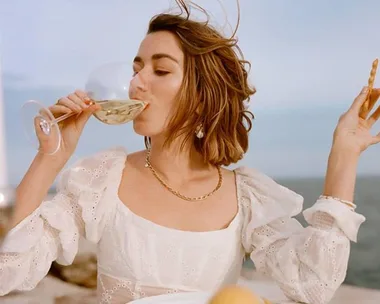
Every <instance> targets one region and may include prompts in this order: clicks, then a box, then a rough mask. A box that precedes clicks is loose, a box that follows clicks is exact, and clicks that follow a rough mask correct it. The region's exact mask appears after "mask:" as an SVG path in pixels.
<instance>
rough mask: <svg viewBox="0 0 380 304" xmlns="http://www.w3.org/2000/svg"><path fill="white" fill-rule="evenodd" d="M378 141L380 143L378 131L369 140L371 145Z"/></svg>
mask: <svg viewBox="0 0 380 304" xmlns="http://www.w3.org/2000/svg"><path fill="white" fill-rule="evenodd" d="M378 143H380V132H379V133H377V135H376V136H374V137H372V140H371V145H375V144H378Z"/></svg>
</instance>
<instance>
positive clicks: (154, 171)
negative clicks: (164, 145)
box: [145, 149, 223, 201]
mask: <svg viewBox="0 0 380 304" xmlns="http://www.w3.org/2000/svg"><path fill="white" fill-rule="evenodd" d="M145 167H146V168H149V169H150V171H152V173H153V175H154V176H155V177H156V178H157V179H158V181H159V182H160V183H161V185H163V186H164V187H165V188H166V189H168V190H169V191H170V192H171V193H173V194H174V195H176V196H178V197H179V198H181V199H183V200H186V201H201V200H204V199H206V198H208V197H210V196H211V195H213V194H214V193H215V192H216V191H218V190H219V188H220V187H221V186H222V183H223V176H222V170H221V169H220V166H217V169H218V175H219V181H218V184H217V185H216V187H215V189H214V190H212V191H211V192H210V193H207V194H204V195H202V196H198V197H189V196H186V195H183V194H181V193H179V192H178V191H176V190H174V189H173V188H172V187H170V186H169V185H168V184H167V183H166V182H165V181H164V180H163V179H162V178H161V177H160V176H159V175H158V173H157V172H156V170H154V168H153V167H152V164H151V163H150V150H149V149H148V150H147V153H146V158H145Z"/></svg>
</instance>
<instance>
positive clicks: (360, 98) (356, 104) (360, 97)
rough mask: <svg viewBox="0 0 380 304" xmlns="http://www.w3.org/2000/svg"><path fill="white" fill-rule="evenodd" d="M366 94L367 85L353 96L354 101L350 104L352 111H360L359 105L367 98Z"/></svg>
mask: <svg viewBox="0 0 380 304" xmlns="http://www.w3.org/2000/svg"><path fill="white" fill-rule="evenodd" d="M367 95H368V87H364V88H363V89H362V90H361V92H360V94H359V95H358V96H357V97H356V98H355V100H354V102H353V103H352V105H351V108H350V110H352V111H354V112H355V113H358V114H359V112H361V110H360V109H361V107H362V106H363V105H364V102H365V101H366V99H367Z"/></svg>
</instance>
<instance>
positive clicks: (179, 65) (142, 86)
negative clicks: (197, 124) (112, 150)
mask: <svg viewBox="0 0 380 304" xmlns="http://www.w3.org/2000/svg"><path fill="white" fill-rule="evenodd" d="M183 67H184V54H183V52H182V50H181V48H180V45H179V42H178V40H177V38H176V37H175V36H174V34H172V33H170V32H166V31H161V32H155V33H152V34H148V35H147V36H146V37H145V39H144V40H143V41H142V42H141V44H140V48H139V50H138V53H137V56H136V57H135V59H134V63H133V70H134V74H135V77H134V79H133V80H132V82H131V86H130V91H129V95H130V98H132V99H139V100H143V101H146V102H148V106H147V108H146V109H145V110H144V111H143V112H142V113H141V114H140V115H139V116H138V117H136V119H135V120H134V122H133V127H134V129H135V132H136V133H137V134H140V135H143V136H149V137H152V138H153V137H155V136H158V135H160V134H163V132H164V131H165V129H166V126H167V120H168V119H170V115H171V113H172V109H173V105H174V103H175V102H176V100H175V98H176V96H177V93H178V91H179V89H180V87H181V84H182V79H183Z"/></svg>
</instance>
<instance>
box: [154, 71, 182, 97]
mask: <svg viewBox="0 0 380 304" xmlns="http://www.w3.org/2000/svg"><path fill="white" fill-rule="evenodd" d="M181 84H182V78H181V77H173V78H171V79H167V80H166V81H162V82H161V83H159V84H158V83H157V87H156V92H157V93H158V94H157V95H159V96H157V97H158V98H159V99H160V100H161V99H165V100H162V102H168V103H172V102H174V98H175V97H176V95H177V94H178V91H179V89H180V87H181Z"/></svg>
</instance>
